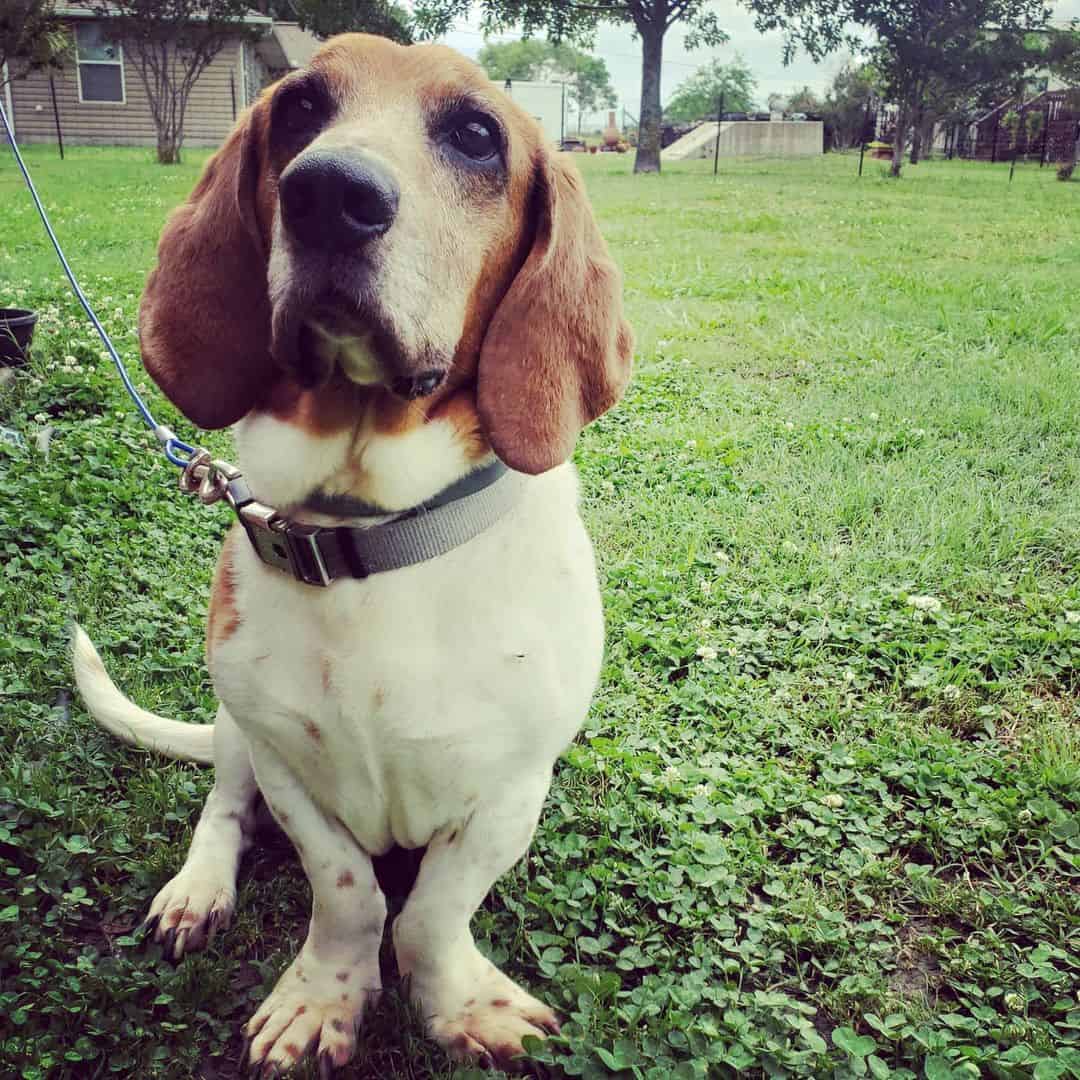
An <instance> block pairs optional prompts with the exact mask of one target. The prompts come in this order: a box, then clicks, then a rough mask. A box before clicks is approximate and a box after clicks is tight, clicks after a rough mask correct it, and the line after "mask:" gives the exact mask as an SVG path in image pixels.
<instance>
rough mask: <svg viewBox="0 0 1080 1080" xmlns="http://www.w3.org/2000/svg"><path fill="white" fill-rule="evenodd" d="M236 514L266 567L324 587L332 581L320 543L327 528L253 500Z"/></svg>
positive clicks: (309, 583)
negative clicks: (294, 519) (299, 521)
mask: <svg viewBox="0 0 1080 1080" xmlns="http://www.w3.org/2000/svg"><path fill="white" fill-rule="evenodd" d="M237 516H238V517H239V518H240V524H241V525H243V526H244V530H245V531H246V532H247V534H248V539H249V540H250V541H251V546H252V547H253V548H254V549H255V553H256V554H257V555H258V556H259V558H260V559H261V560H262V561H263V562H264V563H266V565H267V566H272V567H274V568H275V569H277V570H283V571H285V573H287V574H290V575H291V576H292V577H293V578H295V579H296V580H297V581H302V582H303V583H304V584H306V585H318V586H320V587H322V588H325V587H326V586H327V585H330V584H331V583H332V582H333V580H334V579H333V577H332V576H331V574H330V571H329V569H328V568H327V565H326V560H325V559H324V558H323V553H322V549H321V548H320V546H319V536H320V534H321V533H323V532H325V531H326V530H324V529H322V528H321V527H320V526H318V525H300V524H297V523H296V522H292V521H288V520H287V519H285V518H283V517H281V515H280V514H278V512H277V511H276V510H275V509H274V508H273V507H271V506H266V505H265V504H264V503H260V502H256V501H255V500H254V499H253V500H252V501H251V502H248V503H245V504H244V505H242V506H238V507H237Z"/></svg>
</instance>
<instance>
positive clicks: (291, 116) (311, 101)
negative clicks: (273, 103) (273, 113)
mask: <svg viewBox="0 0 1080 1080" xmlns="http://www.w3.org/2000/svg"><path fill="white" fill-rule="evenodd" d="M278 117H279V118H280V121H281V126H282V127H283V128H284V129H285V130H286V131H288V132H291V133H292V134H295V135H299V134H302V133H304V132H307V131H310V130H311V129H312V128H314V127H316V126H317V125H318V124H319V123H320V122H321V121H322V109H321V106H320V102H319V100H318V98H317V97H316V96H315V95H314V94H311V93H307V92H305V91H303V90H294V91H293V92H292V93H289V94H286V95H285V97H284V98H283V99H282V101H281V104H280V105H279V107H278Z"/></svg>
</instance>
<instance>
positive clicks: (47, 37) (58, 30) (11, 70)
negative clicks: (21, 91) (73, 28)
mask: <svg viewBox="0 0 1080 1080" xmlns="http://www.w3.org/2000/svg"><path fill="white" fill-rule="evenodd" d="M70 51H71V37H70V35H69V34H68V32H67V30H66V29H65V27H64V25H63V23H61V22H60V20H59V19H58V18H57V16H56V14H55V8H54V5H53V3H52V0H3V4H2V6H0V87H3V86H4V85H5V84H6V83H8V82H13V81H14V80H15V79H25V78H26V76H27V75H29V74H30V72H31V71H38V70H40V69H41V68H44V67H56V68H59V67H61V66H62V65H63V62H64V60H65V58H66V57H67V56H68V55H69V53H70Z"/></svg>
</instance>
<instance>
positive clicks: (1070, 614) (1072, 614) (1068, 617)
mask: <svg viewBox="0 0 1080 1080" xmlns="http://www.w3.org/2000/svg"><path fill="white" fill-rule="evenodd" d="M1065 621H1066V622H1067V623H1073V624H1076V623H1080V611H1066V612H1065Z"/></svg>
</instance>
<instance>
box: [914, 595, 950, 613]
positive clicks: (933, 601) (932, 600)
mask: <svg viewBox="0 0 1080 1080" xmlns="http://www.w3.org/2000/svg"><path fill="white" fill-rule="evenodd" d="M907 602H908V603H909V604H910V605H911V606H912V607H913V608H915V609H916V610H917V611H940V610H941V606H942V605H941V601H940V600H939V599H938V598H937V597H936V596H909V597H908V601H907Z"/></svg>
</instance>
